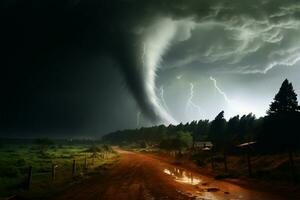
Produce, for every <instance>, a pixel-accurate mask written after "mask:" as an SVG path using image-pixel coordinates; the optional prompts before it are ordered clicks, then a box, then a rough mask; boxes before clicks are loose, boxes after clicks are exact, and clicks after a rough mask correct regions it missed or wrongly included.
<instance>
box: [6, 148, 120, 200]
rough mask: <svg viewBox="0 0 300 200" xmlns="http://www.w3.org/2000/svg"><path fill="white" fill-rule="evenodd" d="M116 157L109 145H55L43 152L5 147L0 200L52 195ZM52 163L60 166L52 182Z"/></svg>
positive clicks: (36, 149) (111, 161)
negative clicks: (18, 196)
mask: <svg viewBox="0 0 300 200" xmlns="http://www.w3.org/2000/svg"><path fill="white" fill-rule="evenodd" d="M117 157H118V156H117V154H116V153H115V152H114V151H113V150H112V149H111V148H110V147H107V146H92V147H91V145H74V146H69V145H68V146H67V145H66V146H65V145H52V146H49V147H48V148H46V149H42V150H41V148H40V146H38V145H2V146H1V147H0V197H7V196H12V195H15V194H22V195H25V196H30V197H45V195H53V193H57V192H59V191H62V190H64V189H66V188H68V187H69V186H70V185H72V184H75V183H77V182H80V181H81V180H82V179H84V178H86V177H88V174H89V173H93V172H95V171H97V169H98V168H99V167H101V166H104V165H107V164H111V163H113V162H114V161H115V160H116V159H117ZM85 158H86V164H85ZM73 160H76V174H75V176H73V175H72V165H73ZM53 164H54V165H57V167H56V170H55V171H56V176H55V180H52V165H53ZM29 166H32V179H31V184H30V188H29V190H26V189H24V186H26V184H25V183H26V180H27V177H28V171H29V170H28V169H29ZM85 166H87V170H85Z"/></svg>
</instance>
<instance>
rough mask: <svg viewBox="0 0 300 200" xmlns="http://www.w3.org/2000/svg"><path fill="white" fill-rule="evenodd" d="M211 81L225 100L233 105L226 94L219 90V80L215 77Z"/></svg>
mask: <svg viewBox="0 0 300 200" xmlns="http://www.w3.org/2000/svg"><path fill="white" fill-rule="evenodd" d="M209 79H210V80H211V81H212V82H213V83H214V86H215V88H216V90H217V91H218V92H219V94H221V95H222V96H223V98H224V100H225V101H226V102H227V103H228V104H230V103H231V101H230V99H229V98H228V97H227V95H226V93H225V92H224V91H222V90H221V89H220V88H219V86H218V84H217V80H216V79H215V78H213V77H209Z"/></svg>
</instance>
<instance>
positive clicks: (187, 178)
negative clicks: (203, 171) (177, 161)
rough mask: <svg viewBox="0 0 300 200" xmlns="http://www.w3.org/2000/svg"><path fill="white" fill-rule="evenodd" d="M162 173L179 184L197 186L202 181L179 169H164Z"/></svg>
mask: <svg viewBox="0 0 300 200" xmlns="http://www.w3.org/2000/svg"><path fill="white" fill-rule="evenodd" d="M164 173H165V174H168V175H170V176H172V177H173V179H174V180H175V181H176V182H179V183H185V184H189V185H198V184H200V183H201V182H202V180H201V179H199V178H197V177H195V176H194V175H193V173H191V172H187V171H185V170H182V169H179V168H169V169H164Z"/></svg>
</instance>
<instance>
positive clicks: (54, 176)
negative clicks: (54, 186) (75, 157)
mask: <svg viewBox="0 0 300 200" xmlns="http://www.w3.org/2000/svg"><path fill="white" fill-rule="evenodd" d="M56 167H57V165H55V164H52V181H54V180H55V178H56V170H55V169H56Z"/></svg>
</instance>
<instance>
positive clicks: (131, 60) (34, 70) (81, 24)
mask: <svg viewBox="0 0 300 200" xmlns="http://www.w3.org/2000/svg"><path fill="white" fill-rule="evenodd" d="M0 5H1V15H2V16H1V24H2V30H3V31H2V32H3V33H2V34H3V36H2V39H1V43H2V49H3V50H4V51H5V53H4V54H3V55H2V56H3V59H2V63H3V66H6V67H5V69H4V71H3V73H2V76H3V77H2V79H1V81H2V87H3V88H4V89H5V92H4V96H6V99H7V102H10V100H11V99H16V98H18V97H20V96H22V97H24V98H25V100H24V101H29V102H31V101H32V99H34V98H35V96H36V95H37V93H39V92H41V91H48V92H49V91H56V90H59V89H58V88H60V87H63V86H66V85H68V83H69V81H70V80H73V78H72V76H74V73H75V74H77V73H79V74H80V73H81V72H82V71H84V69H82V66H83V65H84V64H83V65H78V63H84V62H85V60H87V59H88V58H89V57H90V56H91V55H100V54H101V55H109V56H111V57H113V58H114V59H115V60H116V61H117V62H118V63H119V64H118V65H119V67H120V70H121V72H122V73H123V76H124V79H125V80H126V83H127V86H128V88H129V90H130V91H131V92H132V94H133V96H134V97H135V99H136V101H137V104H138V105H139V106H140V107H141V109H142V111H143V112H144V114H145V115H146V116H148V118H150V119H151V120H152V121H154V122H157V121H167V122H170V121H172V117H171V116H169V115H168V113H167V112H166V111H165V110H164V109H163V108H162V107H161V105H160V103H159V102H158V100H157V97H156V94H155V73H156V70H157V67H158V66H159V64H160V61H161V59H162V56H163V55H164V54H165V52H166V50H167V49H168V48H169V47H172V46H174V47H180V48H174V49H175V50H173V51H172V49H171V52H170V55H169V56H168V57H167V63H169V65H170V66H169V67H184V66H188V65H190V64H191V63H193V64H195V63H202V64H206V65H208V66H213V67H215V66H218V65H222V67H223V68H225V69H226V70H229V71H235V72H241V73H257V72H266V71H268V70H269V69H271V68H273V67H274V66H276V65H293V64H294V63H295V62H297V61H298V59H299V55H300V48H299V47H298V46H299V44H298V43H299V42H298V35H299V27H300V23H299V17H300V3H299V2H298V1H296V0H286V1H282V0H264V1H262V0H245V1H240V0H161V1H154V0H143V1H141V0H111V1H108V0H107V1H104V0H102V1H101V0H81V1H79V0H74V1H70V0H67V1H66V0H65V1H62V0H51V1H48V0H47V1H38V0H26V1H25V0H24V1H21V0H20V1H1V3H0ZM172 55H174V56H172ZM168 58H169V59H168ZM62 63H64V65H62ZM56 74H60V75H61V77H62V78H61V80H57V81H53V80H55V79H54V78H53V77H55V76H56ZM75 77H76V75H75ZM99 78H103V77H101V75H99ZM47 80H52V82H51V81H49V82H48V81H47ZM7 84H9V86H7ZM60 85H62V86H60ZM75 87H79V85H78V84H76V86H75ZM16 95H17V96H16ZM15 104H16V105H19V102H16V103H15ZM16 112H22V111H16Z"/></svg>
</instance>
